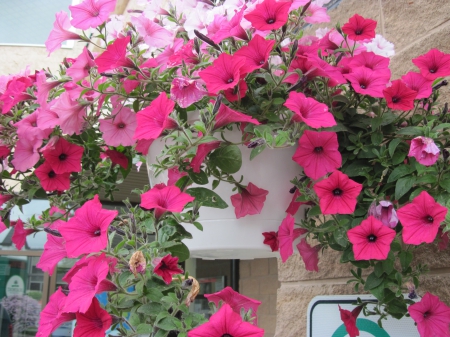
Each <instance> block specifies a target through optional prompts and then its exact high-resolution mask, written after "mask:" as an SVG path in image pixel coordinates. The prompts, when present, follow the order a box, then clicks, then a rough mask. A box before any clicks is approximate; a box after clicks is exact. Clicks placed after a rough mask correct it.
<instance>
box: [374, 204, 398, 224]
mask: <svg viewBox="0 0 450 337" xmlns="http://www.w3.org/2000/svg"><path fill="white" fill-rule="evenodd" d="M368 215H373V216H374V217H375V219H377V220H380V221H381V222H382V223H383V225H385V226H387V227H389V228H395V227H396V226H397V223H398V217H397V212H396V211H395V209H394V205H392V202H390V201H387V200H382V201H380V203H379V205H378V206H377V205H376V203H375V201H374V202H373V203H372V205H370V208H369V212H368Z"/></svg>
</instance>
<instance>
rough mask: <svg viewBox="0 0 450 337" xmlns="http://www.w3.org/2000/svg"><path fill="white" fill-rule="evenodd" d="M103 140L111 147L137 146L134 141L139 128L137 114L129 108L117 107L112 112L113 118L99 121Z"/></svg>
mask: <svg viewBox="0 0 450 337" xmlns="http://www.w3.org/2000/svg"><path fill="white" fill-rule="evenodd" d="M99 123H100V127H99V129H100V131H101V132H103V140H104V141H105V143H106V145H109V146H119V145H123V146H130V145H134V144H136V140H135V139H133V136H134V133H135V131H136V128H137V120H136V114H135V113H134V111H133V110H131V109H130V108H128V107H125V106H122V105H120V104H119V105H117V106H115V107H114V109H113V111H112V112H111V118H108V119H99Z"/></svg>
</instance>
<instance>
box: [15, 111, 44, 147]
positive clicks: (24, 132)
mask: <svg viewBox="0 0 450 337" xmlns="http://www.w3.org/2000/svg"><path fill="white" fill-rule="evenodd" d="M37 116H38V115H37V113H36V112H34V113H32V114H30V115H28V116H27V117H25V118H23V119H21V120H20V121H19V122H17V123H14V126H15V127H17V135H18V136H19V138H21V139H23V138H28V139H29V140H30V141H34V139H46V138H48V136H49V135H50V134H51V132H52V129H50V128H46V129H42V128H39V127H38V125H37Z"/></svg>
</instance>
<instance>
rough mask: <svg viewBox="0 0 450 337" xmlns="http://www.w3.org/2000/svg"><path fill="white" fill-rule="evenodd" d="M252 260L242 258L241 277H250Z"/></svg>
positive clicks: (240, 264) (240, 265) (240, 262)
mask: <svg viewBox="0 0 450 337" xmlns="http://www.w3.org/2000/svg"><path fill="white" fill-rule="evenodd" d="M251 262H252V261H248V260H241V261H239V277H240V278H241V279H243V278H247V277H250V264H251Z"/></svg>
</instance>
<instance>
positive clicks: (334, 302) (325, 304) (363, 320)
mask: <svg viewBox="0 0 450 337" xmlns="http://www.w3.org/2000/svg"><path fill="white" fill-rule="evenodd" d="M358 297H359V298H361V299H362V300H371V301H376V298H375V297H374V296H371V295H335V296H316V297H314V298H313V299H312V300H311V302H310V303H309V306H308V318H307V319H308V322H307V337H348V334H347V331H346V330H345V326H344V323H343V322H342V321H341V315H340V312H339V307H338V305H340V306H341V308H342V309H346V310H349V311H352V310H353V309H354V308H355V306H354V305H353V304H352V303H355V302H356V299H357V298H358ZM374 306H375V305H372V307H374ZM370 308H371V305H370V304H369V305H368V309H370ZM378 318H379V316H368V317H366V316H364V315H363V313H362V311H361V313H360V315H359V316H358V319H357V321H356V326H357V327H358V329H359V333H360V334H359V336H360V337H405V336H408V337H420V335H419V332H418V331H417V327H416V326H415V325H414V321H413V320H412V318H410V317H403V318H402V319H400V320H398V319H395V318H392V317H389V318H388V319H387V320H383V321H382V322H383V323H382V324H383V328H380V327H379V326H378V324H377V320H378Z"/></svg>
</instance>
